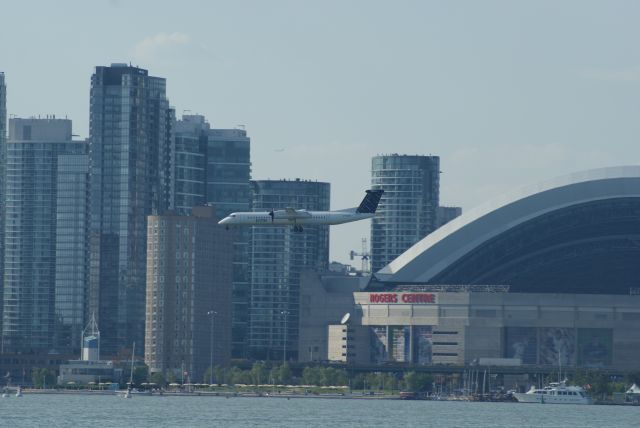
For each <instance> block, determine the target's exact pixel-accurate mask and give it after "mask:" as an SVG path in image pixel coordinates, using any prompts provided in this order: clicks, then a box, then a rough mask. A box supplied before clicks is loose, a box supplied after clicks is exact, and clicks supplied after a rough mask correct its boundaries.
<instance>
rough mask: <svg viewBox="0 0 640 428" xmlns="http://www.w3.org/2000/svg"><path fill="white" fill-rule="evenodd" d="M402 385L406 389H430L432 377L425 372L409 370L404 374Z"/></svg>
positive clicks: (419, 390) (415, 390) (414, 390)
mask: <svg viewBox="0 0 640 428" xmlns="http://www.w3.org/2000/svg"><path fill="white" fill-rule="evenodd" d="M403 380H404V387H405V389H406V390H407V391H412V392H426V391H431V388H432V386H433V377H431V375H429V374H427V373H416V372H414V371H410V372H407V373H405V374H404V379H403Z"/></svg>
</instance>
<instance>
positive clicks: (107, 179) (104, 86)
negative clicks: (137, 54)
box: [89, 64, 175, 355]
mask: <svg viewBox="0 0 640 428" xmlns="http://www.w3.org/2000/svg"><path fill="white" fill-rule="evenodd" d="M90 107H91V111H90V145H91V151H90V153H91V192H90V193H91V241H90V247H91V248H90V251H91V272H90V282H89V310H90V311H91V312H93V313H95V314H96V318H97V320H98V325H99V326H100V330H101V340H102V344H101V352H102V353H103V354H105V355H115V354H117V353H118V352H119V351H120V350H122V349H125V348H129V349H130V348H131V346H132V343H133V342H137V343H138V345H139V346H140V345H141V344H142V343H143V340H144V311H145V276H146V249H147V245H146V244H147V241H146V239H147V216H148V215H151V214H162V213H163V212H164V211H166V210H167V209H168V208H169V206H170V203H171V192H172V189H171V183H172V168H171V150H172V147H171V146H172V125H173V123H174V122H175V117H174V116H175V114H174V112H173V110H172V109H171V108H170V107H169V101H168V100H167V97H166V81H165V79H163V78H159V77H152V76H149V75H148V72H147V70H144V69H141V68H137V67H131V66H127V65H126V64H112V65H111V66H110V67H102V66H99V67H96V71H95V73H94V74H93V76H92V78H91V100H90Z"/></svg>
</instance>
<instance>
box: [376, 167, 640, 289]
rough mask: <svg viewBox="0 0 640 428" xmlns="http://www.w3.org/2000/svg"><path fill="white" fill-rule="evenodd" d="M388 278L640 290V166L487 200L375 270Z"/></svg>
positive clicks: (592, 172) (516, 286)
mask: <svg viewBox="0 0 640 428" xmlns="http://www.w3.org/2000/svg"><path fill="white" fill-rule="evenodd" d="M375 276H376V278H377V279H378V280H379V281H382V282H383V283H387V284H390V285H391V284H470V285H473V284H505V285H510V286H511V291H512V292H536V293H540V292H543V293H547V292H550V293H602V294H629V292H630V289H632V288H637V287H640V166H621V167H613V168H602V169H596V170H589V171H583V172H579V173H575V174H571V175H567V176H564V177H560V178H556V179H553V180H550V181H547V182H544V183H540V184H538V185H536V186H531V187H527V188H523V189H521V190H519V191H517V192H514V193H513V194H509V195H505V196H503V197H502V198H500V199H498V200H495V201H492V202H490V203H487V204H485V205H483V206H481V207H479V208H477V209H475V210H472V211H469V212H468V213H466V214H464V215H462V216H460V217H458V218H456V219H455V220H453V221H451V222H449V223H447V224H446V225H444V226H443V227H441V228H440V229H438V230H436V231H434V232H433V233H431V234H430V235H428V236H427V237H425V238H424V239H422V240H421V241H420V242H418V243H416V244H415V245H414V246H413V247H411V248H410V249H408V250H407V251H406V252H404V253H403V254H401V255H400V256H399V257H398V258H396V259H395V260H393V261H392V262H391V263H389V264H388V265H387V266H385V267H384V268H382V269H381V270H380V271H378V272H377V273H376V274H375Z"/></svg>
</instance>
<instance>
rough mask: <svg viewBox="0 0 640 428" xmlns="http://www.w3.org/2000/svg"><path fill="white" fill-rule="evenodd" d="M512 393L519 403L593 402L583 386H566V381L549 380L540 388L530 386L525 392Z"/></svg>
mask: <svg viewBox="0 0 640 428" xmlns="http://www.w3.org/2000/svg"><path fill="white" fill-rule="evenodd" d="M512 395H513V397H514V398H515V399H516V400H518V402H519V403H542V404H593V400H592V399H591V397H589V395H588V394H587V392H586V391H585V390H584V388H582V387H580V386H568V385H567V384H566V381H562V382H551V383H550V384H548V385H546V386H545V387H544V388H542V389H539V388H536V387H534V386H532V387H531V389H529V391H527V392H524V393H523V392H514V393H513V394H512Z"/></svg>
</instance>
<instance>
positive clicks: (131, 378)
mask: <svg viewBox="0 0 640 428" xmlns="http://www.w3.org/2000/svg"><path fill="white" fill-rule="evenodd" d="M135 354H136V342H133V351H131V373H130V375H129V383H128V384H127V391H126V392H125V393H124V395H123V396H122V397H123V398H131V388H132V387H133V360H134V356H135Z"/></svg>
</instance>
